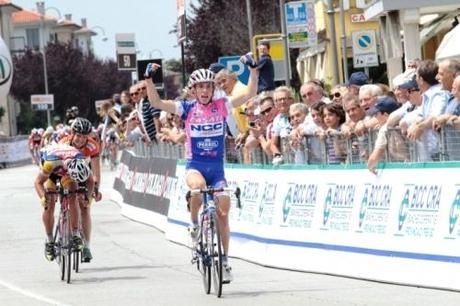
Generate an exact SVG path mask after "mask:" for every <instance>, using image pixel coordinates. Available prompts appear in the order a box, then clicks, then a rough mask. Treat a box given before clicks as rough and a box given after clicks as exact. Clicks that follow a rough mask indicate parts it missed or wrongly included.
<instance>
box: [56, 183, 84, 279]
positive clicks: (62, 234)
mask: <svg viewBox="0 0 460 306" xmlns="http://www.w3.org/2000/svg"><path fill="white" fill-rule="evenodd" d="M85 190H86V188H85ZM81 192H84V191H82V190H81V189H77V190H75V191H71V190H69V189H67V188H62V187H61V185H60V184H58V185H57V190H56V191H55V192H47V194H57V195H58V196H59V202H60V211H59V218H58V221H57V223H56V226H55V228H54V234H53V243H54V252H55V258H56V262H57V264H58V265H59V267H60V276H61V280H64V279H66V281H67V283H68V284H70V275H71V270H72V269H73V270H74V271H75V272H77V273H78V272H79V262H80V258H81V254H80V250H79V249H78V248H76V247H75V246H74V245H73V242H72V231H71V228H70V208H69V205H70V202H69V198H68V197H69V196H70V195H71V194H73V193H81ZM72 262H73V265H72Z"/></svg>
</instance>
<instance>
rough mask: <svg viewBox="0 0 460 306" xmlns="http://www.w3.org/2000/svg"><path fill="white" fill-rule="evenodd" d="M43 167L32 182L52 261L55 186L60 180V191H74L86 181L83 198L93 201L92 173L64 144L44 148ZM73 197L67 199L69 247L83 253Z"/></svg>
mask: <svg viewBox="0 0 460 306" xmlns="http://www.w3.org/2000/svg"><path fill="white" fill-rule="evenodd" d="M41 161H42V167H41V169H40V172H39V173H38V175H37V178H36V179H35V190H36V192H37V195H38V197H39V198H40V203H41V205H42V206H43V208H44V210H43V215H42V220H43V224H44V226H45V231H46V238H47V241H46V243H45V256H46V258H47V259H48V260H50V261H52V260H53V259H54V257H55V254H54V242H53V240H54V239H53V225H54V206H55V203H56V197H55V193H56V182H57V180H58V179H59V180H60V184H61V187H62V188H64V189H69V190H70V191H75V190H76V189H77V183H81V182H85V181H88V189H87V194H86V197H87V199H88V201H89V202H91V201H92V193H93V188H94V181H93V177H92V175H91V170H90V168H89V166H88V163H87V161H86V160H85V157H84V156H83V154H82V153H81V152H80V151H79V150H77V149H75V148H74V147H71V146H69V145H65V144H56V145H52V146H49V147H48V148H45V149H44V150H43V151H42V154H41ZM75 201H76V195H75V193H71V194H70V195H69V203H70V205H69V209H70V226H71V231H72V243H73V245H74V247H75V248H77V249H80V250H81V249H82V248H83V241H82V239H81V236H80V232H79V229H78V228H79V226H78V209H77V206H76V203H75Z"/></svg>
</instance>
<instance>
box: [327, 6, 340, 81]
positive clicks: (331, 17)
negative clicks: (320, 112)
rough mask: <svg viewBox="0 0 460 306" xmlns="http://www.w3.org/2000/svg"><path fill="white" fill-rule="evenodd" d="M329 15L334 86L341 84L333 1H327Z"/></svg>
mask: <svg viewBox="0 0 460 306" xmlns="http://www.w3.org/2000/svg"><path fill="white" fill-rule="evenodd" d="M327 15H328V16H329V32H330V33H331V37H330V42H331V45H330V49H331V51H332V52H331V54H332V80H333V81H332V86H335V85H337V84H339V62H338V57H337V39H336V35H335V19H334V15H335V11H334V6H333V3H332V0H327Z"/></svg>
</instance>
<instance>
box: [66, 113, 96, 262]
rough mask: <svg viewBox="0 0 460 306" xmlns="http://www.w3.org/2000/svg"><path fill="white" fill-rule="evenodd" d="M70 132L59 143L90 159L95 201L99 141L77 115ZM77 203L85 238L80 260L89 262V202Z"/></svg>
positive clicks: (86, 123)
mask: <svg viewBox="0 0 460 306" xmlns="http://www.w3.org/2000/svg"><path fill="white" fill-rule="evenodd" d="M70 128H71V134H70V135H68V136H66V137H64V138H62V139H61V140H60V141H59V143H63V144H67V145H70V146H72V147H74V148H76V149H78V150H79V151H80V152H81V153H82V154H83V155H84V156H85V157H86V158H88V159H90V165H91V170H92V173H93V176H94V178H93V179H94V194H95V197H96V201H99V200H100V199H101V196H102V195H101V193H100V192H99V186H100V182H101V167H100V162H99V155H100V150H101V149H100V145H99V143H98V142H97V141H96V140H94V139H93V138H92V137H90V136H89V135H90V133H91V132H92V130H93V126H92V124H91V122H90V121H89V120H88V119H85V118H82V117H77V118H75V119H73V121H72V125H71V127H70ZM79 185H80V186H81V187H85V186H86V183H85V182H83V183H80V184H79ZM77 200H78V204H79V206H80V213H81V222H82V227H83V234H84V238H85V245H84V247H83V250H82V260H83V261H84V262H90V261H91V259H93V256H92V254H91V250H90V241H91V211H90V202H88V201H87V200H86V199H84V198H82V197H79V198H78V199H77Z"/></svg>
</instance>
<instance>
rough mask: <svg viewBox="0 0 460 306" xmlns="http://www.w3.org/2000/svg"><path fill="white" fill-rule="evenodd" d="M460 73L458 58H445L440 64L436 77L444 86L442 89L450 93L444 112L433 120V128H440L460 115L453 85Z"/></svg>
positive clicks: (459, 107)
mask: <svg viewBox="0 0 460 306" xmlns="http://www.w3.org/2000/svg"><path fill="white" fill-rule="evenodd" d="M458 74H460V62H459V61H457V60H444V61H442V62H441V63H440V64H439V69H438V74H437V75H436V79H437V80H438V81H439V83H440V84H441V86H442V89H444V90H446V91H447V92H448V93H449V100H448V102H447V106H446V110H445V112H444V114H441V115H439V116H437V117H436V118H435V119H434V120H433V129H435V130H439V129H440V128H441V127H442V126H443V125H444V124H446V123H447V122H448V121H450V120H451V118H452V116H456V115H460V106H459V102H458V100H457V99H456V98H455V95H454V94H453V93H452V85H453V83H454V79H455V77H456V75H458Z"/></svg>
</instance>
